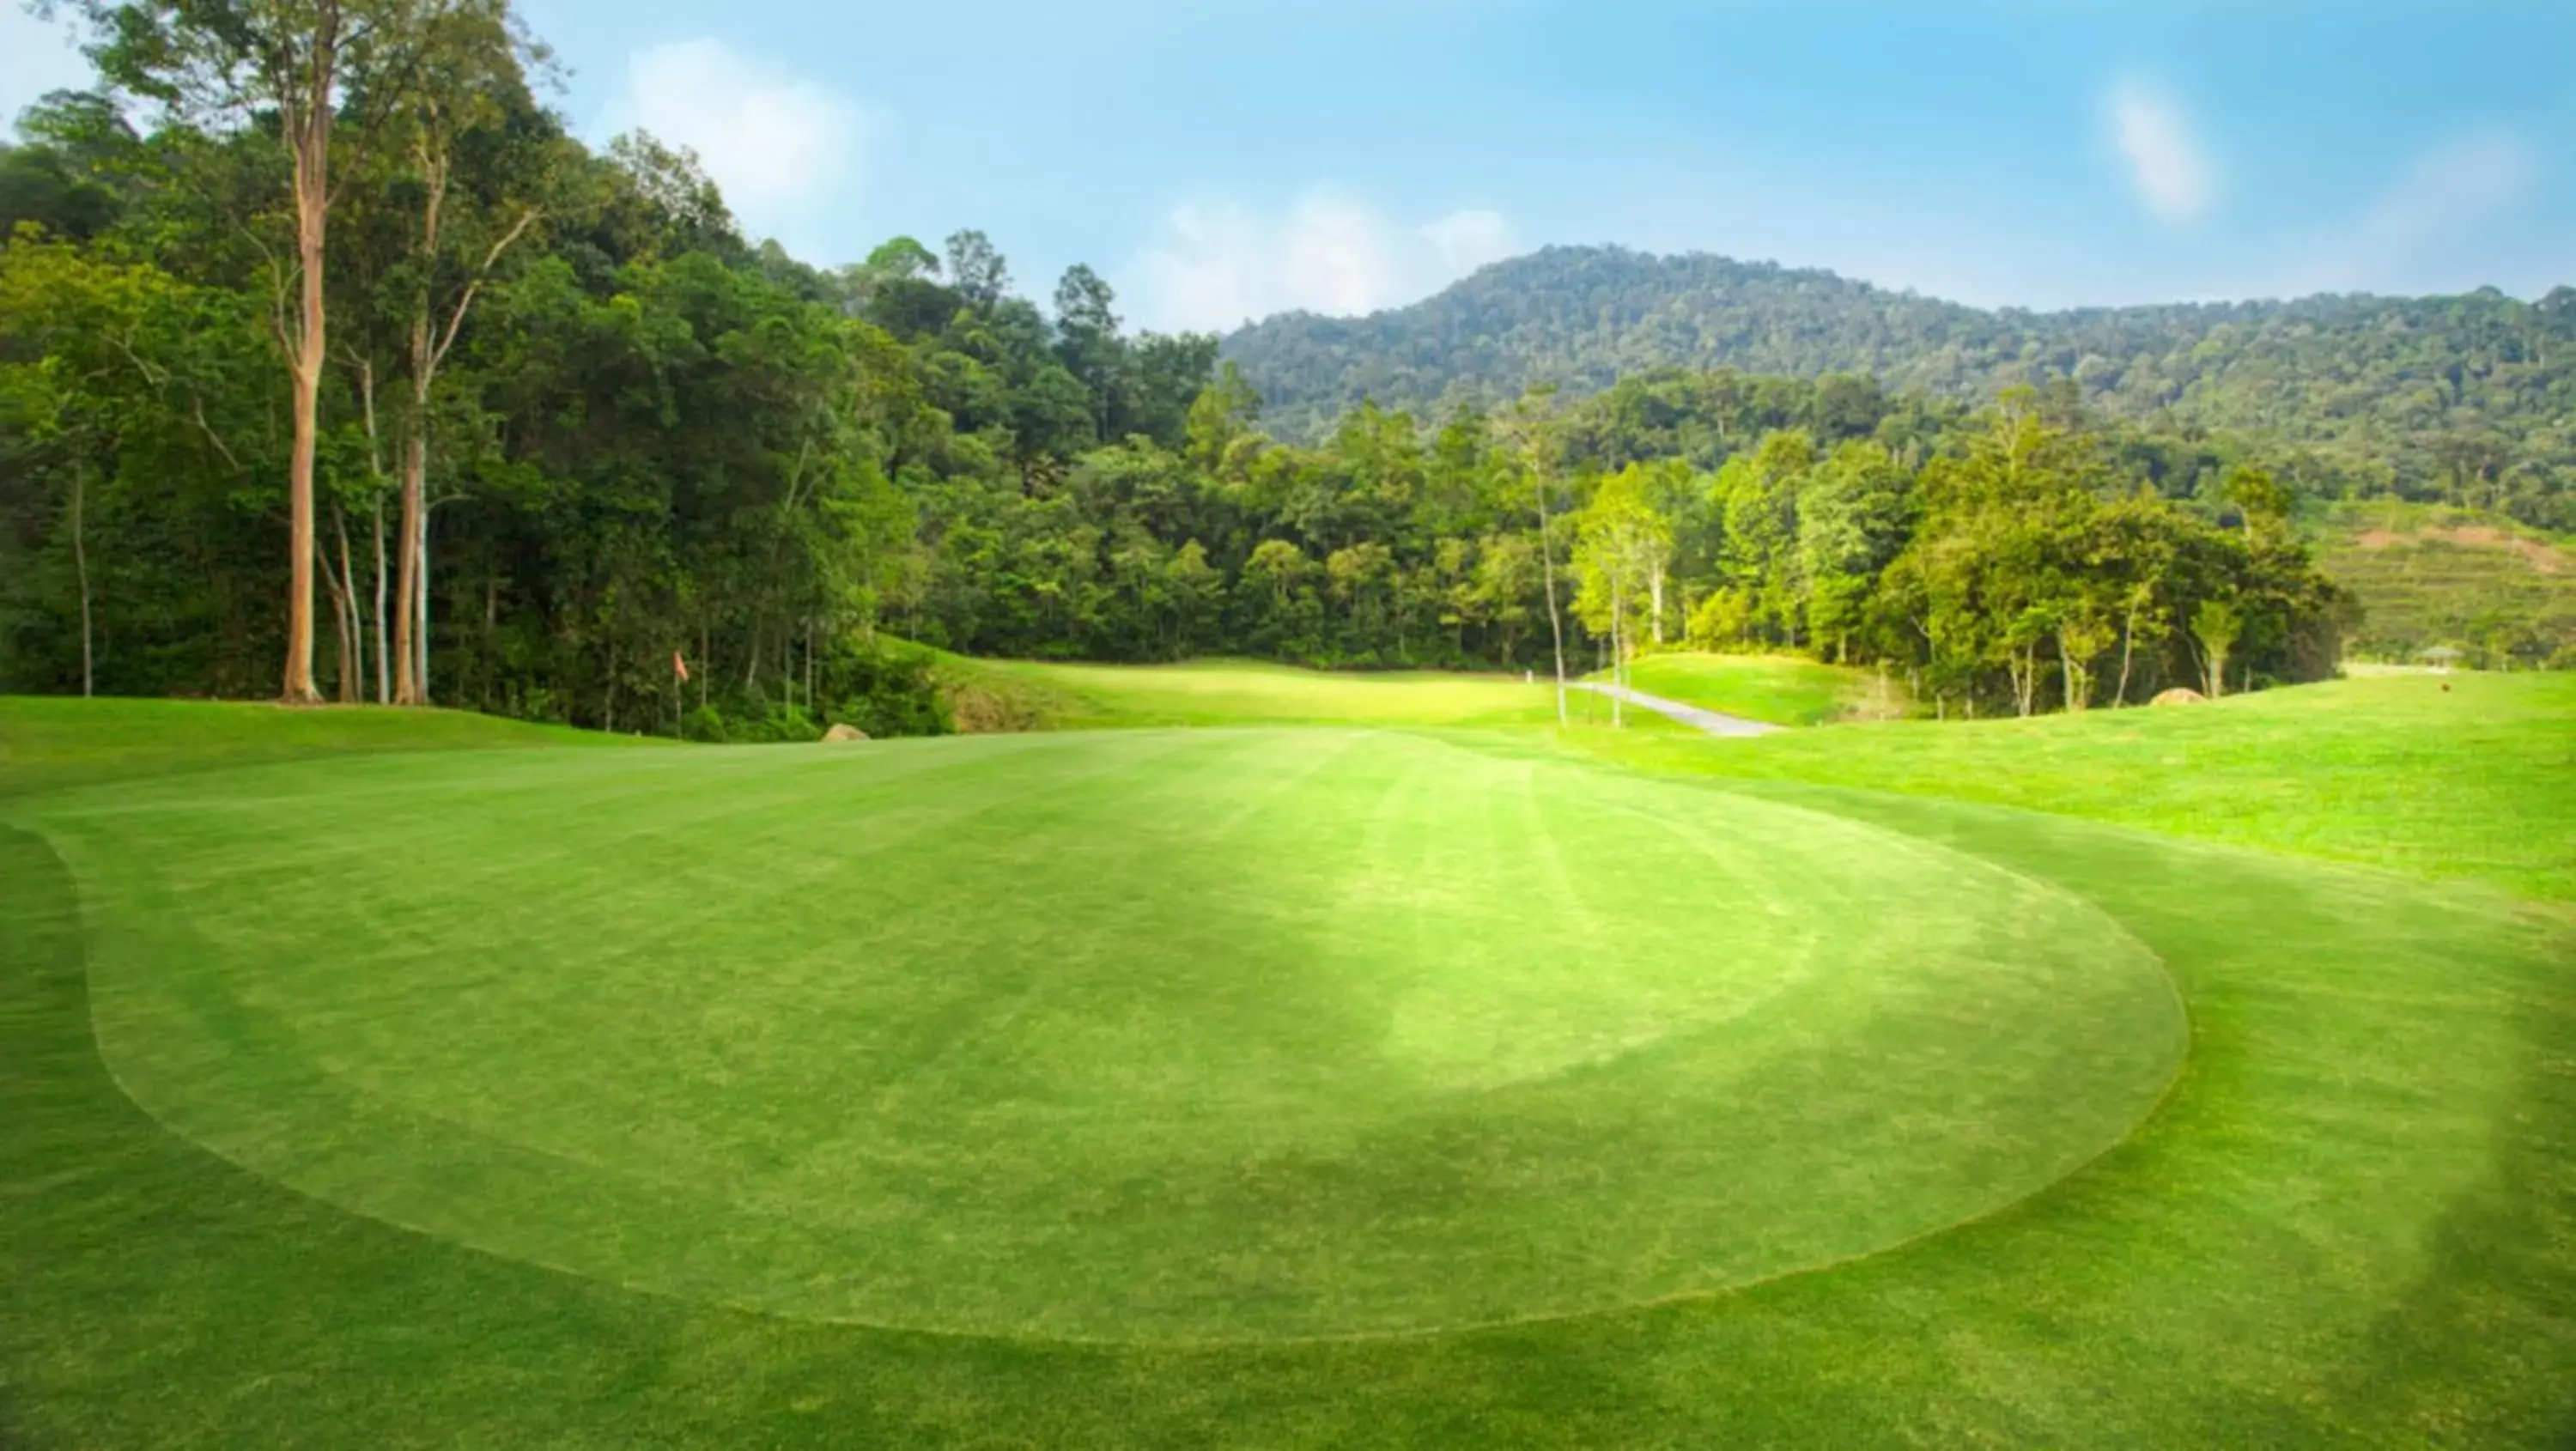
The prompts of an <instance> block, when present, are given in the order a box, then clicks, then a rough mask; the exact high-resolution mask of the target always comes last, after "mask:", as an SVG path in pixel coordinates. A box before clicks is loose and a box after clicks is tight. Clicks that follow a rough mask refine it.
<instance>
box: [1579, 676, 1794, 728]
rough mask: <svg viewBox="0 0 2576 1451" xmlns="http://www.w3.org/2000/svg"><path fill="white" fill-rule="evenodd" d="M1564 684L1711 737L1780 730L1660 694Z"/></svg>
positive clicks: (1590, 684)
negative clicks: (1640, 707) (1609, 698)
mask: <svg viewBox="0 0 2576 1451" xmlns="http://www.w3.org/2000/svg"><path fill="white" fill-rule="evenodd" d="M1566 683H1567V684H1568V685H1571V686H1573V687H1574V688H1575V689H1577V690H1589V691H1593V692H1595V693H1597V694H1601V695H1614V696H1617V697H1618V698H1619V699H1621V700H1624V701H1626V702H1627V703H1629V704H1630V705H1635V706H1642V707H1644V708H1645V709H1647V710H1651V711H1653V712H1654V713H1655V714H1657V715H1660V716H1666V717H1669V718H1671V719H1673V720H1677V721H1680V722H1681V723H1682V724H1683V725H1686V726H1696V727H1698V728H1699V729H1701V730H1704V731H1706V732H1708V733H1709V734H1710V735H1713V736H1767V735H1769V734H1771V733H1772V732H1773V731H1776V730H1779V729H1780V727H1779V726H1775V725H1769V724H1766V723H1764V722H1762V721H1758V720H1746V719H1745V718H1744V717H1742V716H1740V715H1728V714H1726V713H1725V712H1724V711H1717V710H1702V709H1700V708H1699V707H1698V706H1695V705H1684V704H1682V703H1681V702H1680V701H1678V700H1666V699H1664V698H1663V697H1662V696H1660V695H1648V694H1647V693H1646V692H1644V691H1642V690H1630V689H1629V688H1627V687H1626V686H1624V685H1597V684H1594V683H1593V682H1591V681H1588V680H1579V681H1577V680H1570V681H1567V682H1566Z"/></svg>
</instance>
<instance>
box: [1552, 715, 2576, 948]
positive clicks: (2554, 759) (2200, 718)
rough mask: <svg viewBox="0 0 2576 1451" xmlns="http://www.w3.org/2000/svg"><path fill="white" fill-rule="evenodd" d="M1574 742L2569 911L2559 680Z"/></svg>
mask: <svg viewBox="0 0 2576 1451" xmlns="http://www.w3.org/2000/svg"><path fill="white" fill-rule="evenodd" d="M1586 746H1587V749H1592V750H1597V751H1602V752H1606V753H1610V754H1612V755H1615V756H1616V757H1618V758H1619V759H1623V760H1626V761H1629V762H1631V763H1633V764H1637V765H1640V766H1645V767H1649V768H1653V769H1663V770H1683V771H1701V772H1710V773H1715V774H1722V775H1727V776H1741V777H1757V778H1768V779H1777V780H1792V781H1812V782H1822V783H1829V784H1832V785H1837V786H1851V787H1860V788H1866V789H1869V790H1873V791H1899V792H1907V793H1912V794H1920V795H1930V796H1946V797H1954V798H1961V799H1966V800H1972V801H1988V802H1994V803H1997V804H2001V805H2008V806H2020V807H2026V808H2029V809H2031V810H2035V811H2049V812H2060V813H2064V814H2068V815H2074V816H2085V817H2091V818H2093V819H2096V820H2101V821H2111V822H2118V823H2122V824H2125V825H2131V826H2141V827H2147V828H2151V829H2153V830H2156V831H2161V832H2171V833H2174V834H2176V835H2181V836H2191V837H2199V838H2203V839H2207V840H2212V841H2222V842H2231V843H2234V844H2237V845H2240V846H2251V847H2260V848H2264V849H2267V850H2273V851H2289V852H2297V853H2301V854H2304V855H2311V856H2319V857H2326V858H2331V859H2334V860H2339V861H2348V862H2357V863H2365V864H2368V865H2372V866H2380V867H2388V868H2392V869H2395V870H2398V871H2404V872H2410V873H2415V874H2418V875H2422V876H2429V877H2441V878H2471V879H2479V880H2485V881H2491V882H2496V883H2500V884H2502V885H2505V886H2507V887H2510V888H2512V889H2514V890H2516V891H2519V892H2524V893H2529V894H2532V895H2537V896H2546V897H2555V898H2561V899H2572V900H2576V675H2571V674H2566V673H2561V672H2549V673H2520V674H2512V675H2501V674H2489V673H2485V672H2478V671H2463V672H2457V673H2454V674H2450V675H2443V676H2436V675H2387V676H2372V677H2368V678H2363V679H2355V680H2341V681H2334V682H2331V683H2328V684H2323V685H2309V686H2299V687H2296V688H2293V689H2287V690H2271V691H2264V692H2262V693H2260V694H2256V695H2248V696H2235V697H2230V698H2228V699H2226V700H2222V701H2217V702H2213V703H2211V704H2207V705H2198V706H2187V707H2159V708H2153V709H2131V710H2123V711H2094V712H2091V713H2089V714H2087V715H2084V716H2063V715H2054V716H2040V717H2037V718H2035V719H2031V720H2001V721H1979V722H1974V723H1965V722H1956V721H1953V722H1950V723H1947V724H1938V723H1933V722H1928V721H1916V722H1893V723H1884V724H1871V725H1857V726H1837V727H1833V728H1831V729H1828V730H1822V731H1814V732H1803V733H1791V734H1783V735H1776V736H1767V737H1764V738H1762V739H1760V740H1752V741H1730V742H1712V743H1703V742H1699V741H1696V740H1691V741H1676V740H1652V741H1649V740H1642V739H1638V740H1616V739H1611V738H1606V737H1602V738H1591V739H1589V740H1588V741H1587V742H1586ZM1719 746H1722V747H1724V749H1718V748H1716V747H1719Z"/></svg>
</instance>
